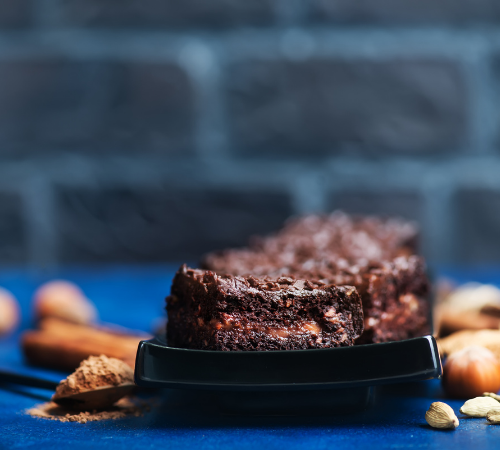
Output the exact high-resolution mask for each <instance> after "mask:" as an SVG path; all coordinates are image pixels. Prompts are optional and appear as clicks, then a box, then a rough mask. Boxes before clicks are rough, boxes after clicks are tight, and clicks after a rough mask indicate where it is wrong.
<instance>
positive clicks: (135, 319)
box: [0, 266, 500, 450]
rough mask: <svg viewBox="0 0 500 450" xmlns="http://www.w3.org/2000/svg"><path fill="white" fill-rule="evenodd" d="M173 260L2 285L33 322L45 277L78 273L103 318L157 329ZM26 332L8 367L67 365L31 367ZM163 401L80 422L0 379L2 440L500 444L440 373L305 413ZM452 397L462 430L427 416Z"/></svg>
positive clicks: (169, 395) (472, 274)
mask: <svg viewBox="0 0 500 450" xmlns="http://www.w3.org/2000/svg"><path fill="white" fill-rule="evenodd" d="M434 273H435V274H437V275H439V276H446V277H448V278H450V279H452V280H456V281H457V282H459V283H461V282H465V281H479V282H489V283H494V284H497V285H500V267H491V266H490V267H483V268H476V269H470V268H469V269H465V268H462V269H460V268H435V269H434ZM173 274H174V267H173V266H153V267H123V266H120V267H116V266H113V267H94V268H73V269H64V270H59V271H40V270H34V269H33V270H26V269H23V270H21V269H17V270H14V269H3V270H0V286H2V287H4V288H6V289H9V290H10V291H11V292H13V293H14V295H15V296H16V297H17V298H18V300H19V301H20V303H21V308H22V312H23V320H22V324H21V327H20V330H19V331H22V330H23V329H27V328H29V327H30V326H31V323H32V317H31V316H30V302H31V297H32V294H33V292H34V290H35V289H36V287H37V286H39V285H40V284H41V283H43V282H45V281H47V280H51V279H54V278H61V279H66V280H71V281H73V282H75V283H77V284H78V285H79V286H80V287H81V288H82V289H83V290H84V292H85V293H86V294H87V296H88V297H89V298H91V299H92V300H93V301H94V302H95V304H96V305H97V307H98V309H99V312H100V316H101V319H102V320H103V321H107V322H114V323H118V324H120V325H123V326H127V327H130V328H134V329H142V330H146V331H151V329H152V327H154V326H155V324H157V323H158V320H159V319H161V318H162V317H163V314H164V311H163V305H164V301H163V299H164V297H165V296H166V294H167V293H168V292H169V290H170V284H171V280H172V277H173ZM19 335H20V332H18V333H16V334H15V335H13V336H10V337H8V338H3V339H2V340H0V367H2V368H7V369H10V370H15V371H18V372H21V373H26V374H32V375H38V376H43V377H45V378H49V379H53V380H56V381H59V380H60V379H61V378H64V377H65V376H66V375H67V374H66V373H58V372H53V371H49V370H45V369H40V368H34V367H29V366H27V365H26V364H25V363H24V362H23V358H22V354H21V353H20V350H19ZM151 395H153V396H154V399H155V406H154V407H153V408H152V410H151V411H150V412H149V413H146V414H145V415H144V416H142V417H130V418H124V419H120V420H111V421H102V422H89V423H86V424H79V423H60V422H57V421H49V420H44V419H39V418H33V417H31V416H28V415H26V414H25V412H24V411H25V410H26V409H27V408H30V407H33V406H34V405H35V404H37V403H41V402H44V401H46V400H48V399H49V397H50V393H48V392H46V391H42V390H37V389H27V388H20V387H17V388H14V387H12V386H7V385H3V386H2V385H0V448H2V449H3V448H6V449H7V448H8V449H10V448H31V447H33V448H37V449H45V448H47V449H49V448H50V449H53V448H72V449H79V448H85V449H87V448H89V447H90V448H102V449H111V448H126V449H130V450H131V449H136V448H137V449H145V448H161V449H165V448H187V449H189V448H196V449H232V448H237V449H255V448H269V449H274V448H276V449H288V450H295V449H311V448H314V449H331V448H336V449H344V448H371V449H374V450H375V449H382V448H384V449H385V448H417V447H419V448H438V447H457V448H463V449H469V448H470V449H478V448H479V449H483V448H497V447H499V446H500V427H497V426H492V425H488V424H487V423H486V420H485V419H466V418H463V419H462V418H461V417H460V414H459V413H458V410H459V408H460V406H461V405H462V403H463V402H461V401H454V400H448V399H445V397H444V395H443V393H442V391H441V387H440V382H439V380H429V381H424V382H420V383H413V384H404V385H393V386H385V387H382V388H378V389H377V391H376V396H375V400H374V403H373V405H372V406H371V407H370V408H368V409H367V410H365V411H362V412H358V413H351V414H345V413H342V411H332V412H333V413H335V414H332V415H323V416H315V415H314V411H305V412H304V415H302V416H298V417H250V416H228V415H217V414H213V413H211V411H210V404H207V402H206V401H205V400H206V399H205V398H204V396H203V395H202V394H199V395H198V394H197V393H194V392H191V393H186V395H185V397H182V396H181V397H179V395H178V393H177V392H176V391H169V390H163V391H156V392H154V393H153V394H151ZM434 401H446V402H447V403H448V404H449V405H450V406H452V408H453V409H454V410H455V412H456V413H457V415H458V416H459V418H460V419H461V420H460V426H459V427H458V428H457V429H456V430H455V431H439V430H434V429H431V428H430V427H429V426H427V424H426V423H425V420H424V415H425V412H426V410H427V409H428V407H429V405H430V404H431V403H432V402H434Z"/></svg>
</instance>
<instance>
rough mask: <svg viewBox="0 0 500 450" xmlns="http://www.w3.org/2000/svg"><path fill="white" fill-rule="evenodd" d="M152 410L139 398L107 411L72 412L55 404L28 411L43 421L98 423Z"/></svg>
mask: <svg viewBox="0 0 500 450" xmlns="http://www.w3.org/2000/svg"><path fill="white" fill-rule="evenodd" d="M150 409H151V408H150V406H149V404H148V403H146V402H144V401H142V400H139V399H137V398H122V399H121V400H118V401H117V402H116V403H115V404H114V405H113V406H112V407H110V408H109V409H107V410H105V411H82V412H71V411H68V410H67V409H66V408H63V407H62V406H59V405H57V404H56V403H54V402H47V403H42V404H41V405H36V406H35V407H34V408H31V409H28V410H27V411H26V413H27V414H29V415H30V416H33V417H41V418H43V419H50V420H58V421H60V422H78V423H87V422H96V421H101V420H110V419H120V418H122V417H127V416H136V417H138V416H142V415H143V414H144V412H146V411H149V410H150Z"/></svg>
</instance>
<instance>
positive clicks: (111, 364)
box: [26, 355, 150, 423]
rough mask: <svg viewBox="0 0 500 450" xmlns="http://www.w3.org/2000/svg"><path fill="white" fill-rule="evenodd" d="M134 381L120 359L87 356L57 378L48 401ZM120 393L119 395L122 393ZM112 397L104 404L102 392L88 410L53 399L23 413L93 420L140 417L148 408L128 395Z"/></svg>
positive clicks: (60, 419)
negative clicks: (76, 408)
mask: <svg viewBox="0 0 500 450" xmlns="http://www.w3.org/2000/svg"><path fill="white" fill-rule="evenodd" d="M133 382H134V372H133V370H132V369H131V368H130V367H129V366H128V365H127V364H126V363H124V362H123V361H121V360H119V359H116V358H108V357H107V356H104V355H101V356H90V357H89V358H87V359H86V360H84V361H82V363H81V364H80V367H78V369H76V371H75V372H73V373H72V374H71V375H70V376H69V377H68V378H66V379H65V380H63V381H61V383H60V384H59V386H57V388H56V393H55V394H54V395H53V397H52V400H58V399H59V398H64V397H67V396H70V395H73V394H79V393H81V392H85V391H89V390H90V391H92V390H94V389H98V388H102V387H104V386H118V385H122V384H124V383H133ZM122 395H123V394H122ZM115 400H116V399H114V400H112V402H113V404H110V403H107V402H108V401H109V397H108V396H106V395H103V399H102V400H101V399H99V401H97V402H94V403H97V405H96V406H94V407H95V408H98V409H93V410H91V411H76V412H75V411H74V410H71V409H68V408H67V407H64V406H61V405H58V404H57V403H55V402H54V401H51V402H47V403H43V404H41V405H37V406H35V407H34V408H31V409H28V410H27V411H26V413H27V414H29V415H31V416H34V417H42V418H44V419H51V420H59V421H61V422H79V423H86V422H94V421H98V420H107V419H119V418H121V417H126V416H140V415H142V414H143V413H144V412H145V411H148V410H149V409H150V407H149V405H148V403H146V402H144V401H142V400H140V399H137V398H132V397H125V398H122V399H120V400H118V401H115Z"/></svg>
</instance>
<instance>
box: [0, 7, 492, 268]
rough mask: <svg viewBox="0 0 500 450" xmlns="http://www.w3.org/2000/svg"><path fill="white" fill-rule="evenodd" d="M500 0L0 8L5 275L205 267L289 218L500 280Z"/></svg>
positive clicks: (0, 230)
mask: <svg viewBox="0 0 500 450" xmlns="http://www.w3.org/2000/svg"><path fill="white" fill-rule="evenodd" d="M499 25H500V6H499V4H498V2H496V1H493V0H455V1H451V0H433V1H430V0H425V1H422V0H410V1H406V2H401V1H399V0H310V1H305V0H253V1H242V0H212V1H210V2H208V1H205V0H184V1H173V0H142V1H139V0H120V1H118V0H37V1H35V0H3V1H2V2H1V4H0V264H3V265H9V264H35V265H43V266H47V265H54V264H68V263H98V262H103V263H113V262H164V261H165V262H166V261H177V262H179V261H182V260H190V261H196V260H197V259H198V258H199V256H200V255H201V254H202V253H203V252H206V251H209V250H212V249H217V248H221V247H225V246H237V245H242V244H244V243H245V242H246V240H247V238H248V236H249V235H251V234H253V233H266V232H269V231H272V230H274V229H276V228H277V227H279V225H280V224H281V223H282V221H283V220H284V219H285V218H286V217H288V216H289V215H291V214H303V213H308V212H325V211H331V210H333V209H336V208H342V209H344V210H346V211H349V212H355V213H383V214H397V215H401V216H403V217H407V218H410V219H414V220H417V221H418V222H419V223H420V224H421V226H422V246H423V251H424V253H425V254H426V255H427V257H428V258H429V259H430V260H431V261H432V262H445V263H450V262H452V263H491V262H500V131H499V130H500V127H499V124H500V63H499V62H500V28H499Z"/></svg>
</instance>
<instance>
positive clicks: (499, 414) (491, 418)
mask: <svg viewBox="0 0 500 450" xmlns="http://www.w3.org/2000/svg"><path fill="white" fill-rule="evenodd" d="M486 420H488V422H489V423H493V424H499V423H500V408H497V409H491V410H490V411H488V414H486Z"/></svg>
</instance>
